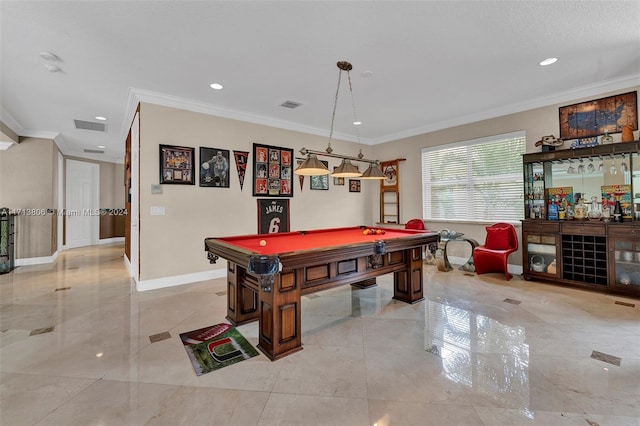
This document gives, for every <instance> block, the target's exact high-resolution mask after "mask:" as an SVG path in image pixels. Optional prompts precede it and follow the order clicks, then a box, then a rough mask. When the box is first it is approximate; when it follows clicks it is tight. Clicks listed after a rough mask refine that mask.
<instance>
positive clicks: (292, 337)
mask: <svg viewBox="0 0 640 426" xmlns="http://www.w3.org/2000/svg"><path fill="white" fill-rule="evenodd" d="M303 273H304V268H299V269H294V270H289V271H282V272H280V273H277V274H275V275H274V277H273V284H272V285H271V291H264V289H263V288H260V297H259V301H258V303H259V306H258V310H259V317H260V325H259V327H258V349H260V350H261V351H262V352H263V353H264V354H265V355H266V356H267V357H269V359H271V360H272V361H273V360H276V359H280V358H282V357H285V356H287V355H290V354H292V353H294V352H298V351H300V350H302V326H301V319H302V315H301V306H300V297H301V294H300V286H301V285H300V283H302V282H303V279H304V276H303Z"/></svg>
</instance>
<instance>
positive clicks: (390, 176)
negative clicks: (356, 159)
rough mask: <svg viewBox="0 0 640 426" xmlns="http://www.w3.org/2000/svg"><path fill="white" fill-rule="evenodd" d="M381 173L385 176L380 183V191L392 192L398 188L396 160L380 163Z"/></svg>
mask: <svg viewBox="0 0 640 426" xmlns="http://www.w3.org/2000/svg"><path fill="white" fill-rule="evenodd" d="M380 167H381V168H382V173H383V174H384V175H385V176H386V177H385V178H384V179H382V180H381V181H380V190H392V189H397V187H398V160H391V161H383V162H382V163H380Z"/></svg>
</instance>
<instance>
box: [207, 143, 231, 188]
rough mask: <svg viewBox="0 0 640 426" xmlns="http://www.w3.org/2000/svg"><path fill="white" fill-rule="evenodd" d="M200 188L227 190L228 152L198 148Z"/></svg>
mask: <svg viewBox="0 0 640 426" xmlns="http://www.w3.org/2000/svg"><path fill="white" fill-rule="evenodd" d="M200 186H208V187H212V188H229V150H226V149H219V148H205V147H200Z"/></svg>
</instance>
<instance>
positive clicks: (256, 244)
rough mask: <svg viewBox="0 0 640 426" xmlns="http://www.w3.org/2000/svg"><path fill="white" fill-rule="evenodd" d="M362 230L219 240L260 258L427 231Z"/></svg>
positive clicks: (352, 228) (333, 230) (321, 231)
mask: <svg viewBox="0 0 640 426" xmlns="http://www.w3.org/2000/svg"><path fill="white" fill-rule="evenodd" d="M364 229H365V228H361V227H357V226H356V227H348V228H333V229H318V230H311V231H296V232H283V233H279V234H255V235H243V236H237V237H227V238H224V237H223V238H217V240H218V241H221V242H225V243H227V244H231V245H233V246H236V247H237V248H239V249H244V250H247V251H251V252H254V253H256V254H261V255H274V254H281V253H288V252H294V251H306V250H316V249H319V248H327V247H339V246H347V245H354V244H361V243H373V242H375V241H379V240H391V239H395V238H403V237H407V236H410V235H415V234H421V233H424V232H426V231H418V230H413V229H393V228H366V229H383V230H384V232H385V233H384V234H381V235H378V234H376V235H364V234H363V230H364ZM261 240H265V241H266V243H267V245H266V246H264V247H261V246H260V241H261Z"/></svg>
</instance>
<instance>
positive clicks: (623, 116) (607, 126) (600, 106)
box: [559, 92, 638, 139]
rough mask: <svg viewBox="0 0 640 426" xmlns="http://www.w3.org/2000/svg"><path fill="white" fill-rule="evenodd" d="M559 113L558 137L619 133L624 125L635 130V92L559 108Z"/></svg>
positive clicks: (636, 109)
mask: <svg viewBox="0 0 640 426" xmlns="http://www.w3.org/2000/svg"><path fill="white" fill-rule="evenodd" d="M559 113H560V138H561V139H580V138H590V137H595V136H599V135H602V134H604V132H605V131H607V132H608V133H619V132H622V128H623V127H624V126H626V125H629V126H631V128H632V129H633V130H638V92H629V93H623V94H620V95H614V96H609V97H606V98H602V99H595V100H593V101H588V102H582V103H579V104H574V105H568V106H564V107H560V108H559Z"/></svg>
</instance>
